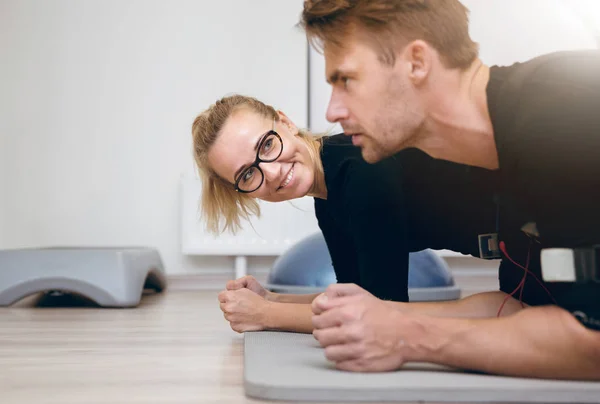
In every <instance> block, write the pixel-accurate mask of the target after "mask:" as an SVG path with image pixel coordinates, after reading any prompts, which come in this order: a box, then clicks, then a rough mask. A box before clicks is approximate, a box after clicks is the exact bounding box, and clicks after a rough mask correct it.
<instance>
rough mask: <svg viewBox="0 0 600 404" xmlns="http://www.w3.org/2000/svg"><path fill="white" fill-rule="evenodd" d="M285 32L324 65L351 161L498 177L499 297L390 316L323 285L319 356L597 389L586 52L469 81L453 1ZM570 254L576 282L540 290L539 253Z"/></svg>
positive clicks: (475, 75)
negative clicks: (420, 155) (432, 161)
mask: <svg viewBox="0 0 600 404" xmlns="http://www.w3.org/2000/svg"><path fill="white" fill-rule="evenodd" d="M301 25H302V27H303V28H304V29H305V30H306V32H307V35H308V37H309V39H310V40H311V42H312V43H313V45H315V46H320V47H322V49H323V52H324V55H325V61H326V74H327V78H328V81H329V83H330V84H331V85H332V95H331V100H330V103H329V107H328V110H327V119H328V120H329V121H331V122H339V123H340V124H341V125H342V127H343V128H344V131H345V133H346V134H348V135H351V136H352V140H353V143H354V144H355V145H357V146H359V147H361V149H362V155H363V157H364V159H365V160H366V161H368V162H372V163H374V162H377V161H380V160H381V159H383V158H385V157H387V156H390V155H392V154H394V153H396V152H398V151H400V150H403V149H406V148H419V149H421V150H423V151H425V152H426V153H428V154H430V155H431V156H433V157H435V158H439V159H445V160H450V161H453V162H457V163H462V164H468V165H473V166H479V167H484V168H487V169H491V170H499V175H500V178H501V186H500V187H499V189H498V190H497V191H498V192H497V196H498V204H499V209H498V229H497V234H494V235H491V237H490V244H489V245H490V246H491V249H495V248H494V247H495V246H494V241H496V240H497V241H498V244H497V250H498V251H497V252H498V253H499V254H500V255H501V257H502V259H503V264H502V265H501V267H500V275H499V276H500V287H501V291H496V292H489V293H482V294H479V295H475V296H471V297H468V298H465V299H462V300H460V301H458V302H451V303H445V304H444V303H442V304H439V303H427V304H400V303H391V302H384V301H381V300H378V299H376V298H374V297H373V296H370V295H369V294H368V293H366V292H365V291H364V290H362V289H360V288H358V287H356V286H355V285H334V286H332V287H330V288H329V289H328V290H327V292H326V293H325V294H324V295H323V296H321V297H320V298H319V299H315V301H314V303H313V311H314V313H315V316H314V317H313V324H314V326H315V328H316V330H315V332H314V335H315V337H316V338H317V340H318V341H319V342H320V343H321V345H322V346H323V347H325V354H326V356H327V357H328V358H329V359H330V360H332V361H334V362H336V365H337V367H338V368H340V369H346V370H353V371H381V370H391V369H396V368H398V367H400V366H401V365H402V364H403V363H405V362H407V361H427V362H434V363H439V364H443V365H449V366H454V367H459V368H464V369H473V370H479V371H484V372H490V373H497V374H504V375H514V376H529V377H544V378H546V377H547V378H561V379H588V380H600V332H599V331H597V330H598V329H600V288H599V285H600V277H599V276H598V271H599V269H598V265H596V264H597V263H596V261H595V260H597V258H598V257H600V254H598V255H597V256H596V257H594V253H595V251H594V249H593V248H592V246H593V245H595V244H600V208H599V207H600V196H599V193H600V73H598V72H600V52H597V51H586V52H584V51H579V52H562V53H556V54H552V55H548V56H544V57H542V58H539V59H535V60H532V61H529V62H527V63H522V64H515V65H513V66H511V67H502V68H501V67H488V66H485V65H484V64H483V63H482V62H481V60H479V59H478V47H477V44H476V43H474V42H473V41H472V40H471V39H470V37H469V33H468V31H469V30H468V28H469V27H468V16H467V10H466V8H465V7H464V6H463V5H462V4H461V3H460V2H459V1H458V0H436V1H425V0H395V1H389V0H388V1H384V0H354V1H340V0H320V1H319V0H312V1H310V0H309V1H306V2H305V4H304V12H303V15H302V21H301ZM496 237H497V239H496ZM559 247H561V248H566V249H568V250H553V248H559ZM575 248H581V250H577V251H576V252H575V255H576V257H579V256H580V255H581V256H583V257H588V259H587V261H586V260H582V259H579V258H577V263H578V264H580V263H583V264H586V262H587V263H591V264H592V267H591V268H590V267H589V265H588V266H585V268H586V270H588V269H589V271H588V272H587V275H586V276H587V279H586V282H585V283H572V282H571V283H565V282H560V283H552V282H546V281H544V280H543V278H544V275H542V273H541V272H542V271H541V270H542V265H541V261H542V251H543V250H545V251H548V252H552V251H555V252H557V253H558V254H559V258H560V257H561V256H560V254H562V253H565V252H566V253H567V254H568V253H569V252H570V253H571V254H573V251H572V250H571V249H575ZM568 257H569V256H568V255H567V260H566V261H565V262H567V263H568ZM561 259H564V256H562V258H561ZM554 262H555V260H554V261H553V260H552V258H551V259H550V261H548V260H546V264H545V268H550V267H551V266H552V265H551V264H553V263H554ZM507 264H512V265H507ZM583 264H582V265H583ZM586 265H587V264H586ZM517 268H521V269H518V271H517ZM572 269H574V268H572ZM559 270H562V268H559ZM594 271H595V272H594ZM521 300H522V301H523V302H525V303H526V305H525V304H521V302H520V301H521Z"/></svg>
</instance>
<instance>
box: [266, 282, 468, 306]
mask: <svg viewBox="0 0 600 404" xmlns="http://www.w3.org/2000/svg"><path fill="white" fill-rule="evenodd" d="M265 288H266V289H267V290H270V291H272V292H276V293H294V294H313V293H321V292H324V291H325V289H326V287H315V286H296V285H276V284H272V283H270V284H266V285H265ZM460 294H461V290H460V288H459V287H458V286H456V285H451V286H443V287H429V288H408V299H409V300H410V301H411V302H431V301H443V300H457V299H460Z"/></svg>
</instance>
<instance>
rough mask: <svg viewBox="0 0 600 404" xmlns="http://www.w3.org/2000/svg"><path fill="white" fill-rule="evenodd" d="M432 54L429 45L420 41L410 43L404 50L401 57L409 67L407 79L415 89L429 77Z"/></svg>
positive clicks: (432, 51)
mask: <svg viewBox="0 0 600 404" xmlns="http://www.w3.org/2000/svg"><path fill="white" fill-rule="evenodd" d="M433 53H434V49H433V48H432V47H431V45H429V44H428V43H427V42H425V41H422V40H416V41H412V42H411V43H409V44H408V45H407V46H406V47H405V48H404V52H403V54H402V56H403V58H404V59H405V61H406V62H407V64H408V66H409V72H408V77H409V79H410V80H411V81H412V82H413V84H414V85H415V87H418V86H420V85H421V84H423V83H424V82H425V81H426V80H427V78H428V77H429V73H430V71H431V66H432V62H433Z"/></svg>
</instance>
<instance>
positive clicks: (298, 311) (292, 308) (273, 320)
mask: <svg viewBox="0 0 600 404" xmlns="http://www.w3.org/2000/svg"><path fill="white" fill-rule="evenodd" d="M264 326H265V328H266V329H267V330H278V331H292V332H301V333H307V334H310V333H311V332H312V331H313V325H312V309H311V306H310V304H308V303H271V304H270V305H269V310H268V311H267V312H266V313H265V319H264Z"/></svg>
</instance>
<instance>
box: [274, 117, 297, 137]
mask: <svg viewBox="0 0 600 404" xmlns="http://www.w3.org/2000/svg"><path fill="white" fill-rule="evenodd" d="M277 114H279V122H280V123H281V124H283V125H285V127H286V128H288V130H289V131H290V133H291V134H292V135H294V136H296V135H297V134H298V127H297V126H296V125H295V124H294V122H292V120H291V119H290V118H288V116H287V115H286V114H284V113H283V111H277Z"/></svg>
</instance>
